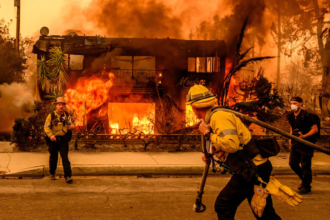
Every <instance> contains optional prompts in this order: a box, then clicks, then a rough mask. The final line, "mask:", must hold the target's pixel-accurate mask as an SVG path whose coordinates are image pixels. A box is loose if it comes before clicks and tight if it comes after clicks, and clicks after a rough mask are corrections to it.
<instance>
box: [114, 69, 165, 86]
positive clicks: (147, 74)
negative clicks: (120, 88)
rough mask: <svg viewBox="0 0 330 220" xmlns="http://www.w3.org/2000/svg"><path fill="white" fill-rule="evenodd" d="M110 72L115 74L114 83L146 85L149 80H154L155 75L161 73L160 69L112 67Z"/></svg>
mask: <svg viewBox="0 0 330 220" xmlns="http://www.w3.org/2000/svg"><path fill="white" fill-rule="evenodd" d="M111 72H112V73H113V74H114V75H115V78H114V83H115V84H116V85H124V84H130V85H132V84H133V85H146V84H148V83H149V82H156V77H158V76H159V75H160V74H161V76H162V75H163V73H162V71H158V70H139V69H135V70H131V69H119V70H117V69H112V70H111Z"/></svg>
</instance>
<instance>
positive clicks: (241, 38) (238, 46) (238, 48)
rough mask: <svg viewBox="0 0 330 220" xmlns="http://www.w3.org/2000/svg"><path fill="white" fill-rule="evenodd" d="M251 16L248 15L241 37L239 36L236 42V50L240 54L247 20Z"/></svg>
mask: <svg viewBox="0 0 330 220" xmlns="http://www.w3.org/2000/svg"><path fill="white" fill-rule="evenodd" d="M249 17H250V15H248V16H247V17H246V18H245V20H244V23H243V26H242V29H241V33H240V35H239V38H238V41H237V44H236V52H237V53H238V54H239V52H240V50H241V45H242V42H243V38H244V33H245V28H246V25H247V22H248V20H249Z"/></svg>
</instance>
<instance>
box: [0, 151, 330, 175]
mask: <svg viewBox="0 0 330 220" xmlns="http://www.w3.org/2000/svg"><path fill="white" fill-rule="evenodd" d="M201 156H202V153H199V152H174V153H168V152H103V153H90V152H89V153H81V152H70V153H69V158H70V162H71V165H72V171H73V174H74V175H82V176H85V175H151V174H154V175H180V174H185V175H196V174H202V172H203V170H204V163H203V162H202V160H201ZM48 158H49V154H48V153H0V175H3V176H33V177H42V176H44V175H49V174H48V170H49V167H48ZM270 160H271V162H272V164H273V174H274V175H287V174H294V173H293V171H292V170H291V169H290V167H289V153H280V154H279V155H278V156H276V157H272V158H271V159H270ZM210 173H212V172H211V169H210ZM57 174H58V175H63V168H62V165H61V160H59V165H58V172H57ZM313 174H314V175H330V156H328V155H325V154H323V153H315V156H314V158H313Z"/></svg>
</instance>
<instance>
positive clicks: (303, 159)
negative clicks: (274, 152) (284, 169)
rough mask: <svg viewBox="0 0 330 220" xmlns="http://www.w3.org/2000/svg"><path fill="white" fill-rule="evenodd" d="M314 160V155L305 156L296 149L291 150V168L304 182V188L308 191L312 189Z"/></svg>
mask: <svg viewBox="0 0 330 220" xmlns="http://www.w3.org/2000/svg"><path fill="white" fill-rule="evenodd" d="M312 158H313V154H309V153H307V154H304V153H303V152H300V151H297V149H296V148H295V147H292V148H291V152H290V160H289V164H290V167H291V169H292V170H293V171H294V172H295V173H296V174H297V175H298V176H299V178H300V179H301V180H302V182H303V187H305V188H306V189H311V183H312ZM300 164H301V166H300Z"/></svg>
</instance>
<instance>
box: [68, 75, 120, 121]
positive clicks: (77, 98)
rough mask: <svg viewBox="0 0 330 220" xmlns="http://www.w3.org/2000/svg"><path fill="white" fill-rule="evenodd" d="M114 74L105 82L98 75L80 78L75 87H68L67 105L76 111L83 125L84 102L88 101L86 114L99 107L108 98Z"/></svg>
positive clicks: (78, 119)
mask: <svg viewBox="0 0 330 220" xmlns="http://www.w3.org/2000/svg"><path fill="white" fill-rule="evenodd" d="M113 78H114V75H113V74H112V73H109V80H108V81H106V82H104V81H103V80H102V79H100V78H97V77H94V76H93V77H90V78H80V79H79V80H78V83H77V84H76V87H75V88H74V89H68V90H67V91H66V92H65V95H64V96H65V97H66V99H67V100H68V102H67V107H68V109H69V110H71V111H73V110H74V111H75V113H76V115H77V123H78V125H80V126H81V125H83V119H84V114H85V112H84V103H85V102H86V114H88V113H89V112H90V111H92V110H94V109H97V108H98V107H100V106H101V105H103V103H104V102H105V101H106V100H107V99H108V93H109V89H110V88H111V87H112V85H113Z"/></svg>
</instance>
